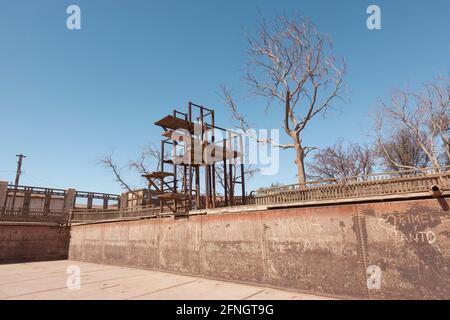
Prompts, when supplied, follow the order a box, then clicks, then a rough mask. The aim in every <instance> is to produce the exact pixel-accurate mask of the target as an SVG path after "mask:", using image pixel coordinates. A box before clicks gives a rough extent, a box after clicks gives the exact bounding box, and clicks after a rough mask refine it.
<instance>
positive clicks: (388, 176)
mask: <svg viewBox="0 0 450 320" xmlns="http://www.w3.org/2000/svg"><path fill="white" fill-rule="evenodd" d="M449 169H450V168H445V170H439V173H433V172H431V171H427V170H421V171H413V170H409V171H401V172H391V173H383V174H374V175H369V176H359V177H348V178H344V179H340V180H336V179H327V180H318V181H311V182H308V183H306V184H304V185H300V184H295V185H288V186H282V187H277V188H271V189H265V190H262V191H259V192H257V193H256V195H255V204H262V205H265V204H279V203H290V202H304V201H320V200H334V199H347V198H364V197H373V196H385V195H393V194H407V193H418V192H429V190H430V188H431V186H433V185H438V186H440V187H441V188H444V189H445V188H447V189H448V188H450V170H449Z"/></svg>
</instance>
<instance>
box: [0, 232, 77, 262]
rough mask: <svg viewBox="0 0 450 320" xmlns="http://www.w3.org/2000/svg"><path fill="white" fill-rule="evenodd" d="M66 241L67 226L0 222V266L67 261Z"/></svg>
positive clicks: (67, 245)
mask: <svg viewBox="0 0 450 320" xmlns="http://www.w3.org/2000/svg"><path fill="white" fill-rule="evenodd" d="M69 239H70V229H69V228H67V227H59V226H50V225H44V224H40V225H37V224H20V223H0V263H1V264H3V263H19V262H30V261H50V260H64V259H67V255H68V249H69Z"/></svg>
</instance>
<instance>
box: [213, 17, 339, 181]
mask: <svg viewBox="0 0 450 320" xmlns="http://www.w3.org/2000/svg"><path fill="white" fill-rule="evenodd" d="M249 47H250V48H249V56H250V61H249V62H248V68H247V74H246V80H247V82H248V84H249V86H250V91H251V92H252V93H254V94H256V95H259V96H262V97H264V98H266V99H267V101H268V105H270V104H271V103H272V102H273V101H276V103H277V105H278V106H279V107H280V108H281V109H282V110H283V120H282V126H283V129H284V132H285V133H286V134H287V135H288V136H289V137H290V139H291V140H292V142H291V143H288V144H275V143H274V142H273V141H271V140H267V141H265V142H268V143H272V144H273V145H275V146H276V147H279V148H282V149H294V150H295V164H296V167H297V176H298V182H299V184H304V183H305V182H306V174H305V157H306V156H307V154H308V153H309V152H310V151H311V150H313V149H314V148H312V147H308V146H305V145H304V143H303V137H302V132H303V130H304V129H305V128H306V127H307V125H308V123H309V122H310V121H311V120H312V119H313V118H314V117H316V116H317V115H319V114H323V113H324V112H325V111H326V110H327V109H328V108H330V107H332V103H333V102H334V101H335V100H337V99H339V98H340V97H341V94H342V90H343V75H344V73H345V63H344V61H343V60H342V59H338V58H337V57H335V56H333V55H332V54H331V48H332V45H331V40H330V39H329V38H328V37H327V36H325V35H324V34H321V33H320V32H319V31H318V30H317V28H316V26H315V25H314V24H313V23H312V22H311V21H310V20H309V19H307V18H292V19H291V18H288V17H286V16H281V17H279V18H277V19H276V20H275V21H274V22H273V23H272V24H270V25H269V24H267V23H266V22H265V21H263V22H262V23H261V26H260V30H259V32H258V33H257V35H256V36H255V37H254V38H250V39H249ZM222 91H223V94H224V97H225V101H226V103H227V104H228V106H229V108H230V109H231V111H232V114H233V118H234V119H235V120H237V121H238V122H239V125H240V127H241V129H243V130H244V131H247V129H248V128H249V126H248V123H247V121H246V120H245V118H244V117H243V116H242V115H241V114H240V113H239V112H238V108H237V106H236V104H235V103H234V101H233V99H232V96H231V92H230V91H229V90H227V89H226V88H225V87H223V88H222ZM259 142H261V141H259Z"/></svg>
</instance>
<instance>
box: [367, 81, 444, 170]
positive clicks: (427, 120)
mask: <svg viewBox="0 0 450 320" xmlns="http://www.w3.org/2000/svg"><path fill="white" fill-rule="evenodd" d="M449 119H450V105H449V78H448V77H447V78H446V79H438V80H436V81H434V82H432V83H429V84H425V85H423V86H421V87H420V88H419V89H417V90H415V91H411V90H395V91H394V92H393V93H392V94H391V96H390V99H389V102H387V103H385V102H382V110H381V112H379V113H378V116H377V117H376V119H375V132H376V135H377V145H378V148H379V150H381V152H382V153H383V155H384V157H385V158H387V159H388V161H389V162H390V163H391V164H392V166H394V167H396V168H401V169H418V170H420V169H422V168H420V167H418V164H417V163H410V164H405V163H401V162H400V161H398V159H395V157H394V155H393V154H392V151H391V150H389V148H388V146H387V145H386V139H384V138H383V132H384V130H386V127H387V128H391V129H392V128H400V129H404V130H407V131H408V135H411V137H412V139H413V143H416V144H417V146H418V147H419V148H420V149H421V150H422V152H423V153H424V155H425V157H426V159H427V162H428V163H429V164H430V165H431V167H432V169H433V170H434V171H435V172H438V171H439V167H440V166H441V165H442V160H441V159H442V158H443V157H442V153H443V154H444V158H446V159H447V160H448V159H450V150H449ZM388 140H389V139H388Z"/></svg>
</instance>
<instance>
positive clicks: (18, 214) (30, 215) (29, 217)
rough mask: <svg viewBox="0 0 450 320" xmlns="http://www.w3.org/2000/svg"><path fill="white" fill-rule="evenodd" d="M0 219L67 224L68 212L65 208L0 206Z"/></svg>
mask: <svg viewBox="0 0 450 320" xmlns="http://www.w3.org/2000/svg"><path fill="white" fill-rule="evenodd" d="M0 221H8V222H54V223H59V224H67V223H68V221H69V212H68V211H66V210H43V209H17V208H16V209H11V208H0Z"/></svg>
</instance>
